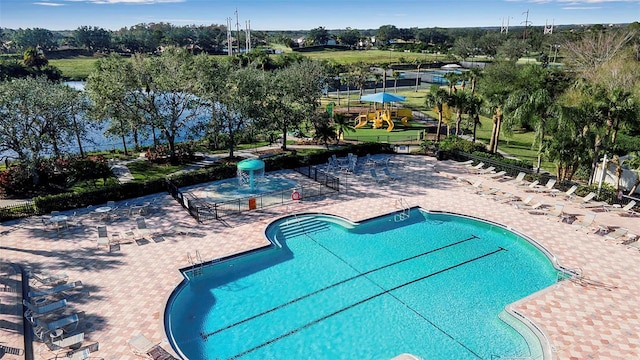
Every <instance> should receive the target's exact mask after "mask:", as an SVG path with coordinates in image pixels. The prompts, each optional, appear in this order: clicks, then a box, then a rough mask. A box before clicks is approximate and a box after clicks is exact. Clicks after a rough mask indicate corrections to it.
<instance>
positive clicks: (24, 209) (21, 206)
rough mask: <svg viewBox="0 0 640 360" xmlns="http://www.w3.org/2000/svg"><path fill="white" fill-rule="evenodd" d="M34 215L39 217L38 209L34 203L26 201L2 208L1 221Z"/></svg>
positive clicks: (0, 209) (0, 212)
mask: <svg viewBox="0 0 640 360" xmlns="http://www.w3.org/2000/svg"><path fill="white" fill-rule="evenodd" d="M32 215H37V211H36V207H35V205H34V204H33V202H32V201H24V202H20V203H16V204H11V205H7V206H3V207H1V208H0V221H7V220H14V219H19V218H23V217H27V216H32Z"/></svg>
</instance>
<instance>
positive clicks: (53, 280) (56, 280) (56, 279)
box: [27, 270, 69, 286]
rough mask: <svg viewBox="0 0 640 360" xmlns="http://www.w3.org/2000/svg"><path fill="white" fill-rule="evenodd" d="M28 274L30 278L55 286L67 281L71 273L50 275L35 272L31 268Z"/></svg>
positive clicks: (42, 283) (45, 284)
mask: <svg viewBox="0 0 640 360" xmlns="http://www.w3.org/2000/svg"><path fill="white" fill-rule="evenodd" d="M27 275H29V278H30V279H33V280H35V281H36V282H38V283H40V284H41V285H44V286H55V285H60V284H63V283H66V282H67V279H68V278H69V275H67V274H57V275H48V276H46V275H45V276H43V275H40V274H37V273H34V272H32V271H30V270H28V271H27Z"/></svg>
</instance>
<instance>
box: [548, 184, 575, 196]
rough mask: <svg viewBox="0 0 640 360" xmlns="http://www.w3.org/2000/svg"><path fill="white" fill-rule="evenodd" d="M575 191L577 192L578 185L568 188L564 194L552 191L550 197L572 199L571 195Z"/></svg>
mask: <svg viewBox="0 0 640 360" xmlns="http://www.w3.org/2000/svg"><path fill="white" fill-rule="evenodd" d="M576 190H578V185H573V186H572V187H570V188H569V190H567V191H565V192H561V191H552V192H551V195H552V196H560V197H564V198H572V197H573V193H574V192H576Z"/></svg>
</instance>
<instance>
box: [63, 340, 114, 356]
mask: <svg viewBox="0 0 640 360" xmlns="http://www.w3.org/2000/svg"><path fill="white" fill-rule="evenodd" d="M98 350H99V343H97V342H95V343H93V344H89V345H86V346H83V347H81V348H79V349H75V350H70V351H67V352H66V353H65V354H64V355H63V356H66V357H59V356H58V357H56V359H67V360H85V359H89V358H92V357H91V353H92V352H96V351H98ZM98 359H100V360H103V359H102V358H98Z"/></svg>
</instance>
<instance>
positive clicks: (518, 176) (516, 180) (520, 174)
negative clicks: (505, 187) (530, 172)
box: [508, 171, 527, 185]
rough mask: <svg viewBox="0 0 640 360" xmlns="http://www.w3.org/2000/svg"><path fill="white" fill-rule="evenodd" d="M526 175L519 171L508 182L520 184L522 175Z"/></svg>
mask: <svg viewBox="0 0 640 360" xmlns="http://www.w3.org/2000/svg"><path fill="white" fill-rule="evenodd" d="M526 175H527V174H526V173H525V172H523V171H520V172H519V173H518V175H517V176H516V177H515V178H514V179H513V180H509V181H508V183H509V184H513V185H521V184H523V183H524V177H525V176H526Z"/></svg>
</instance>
